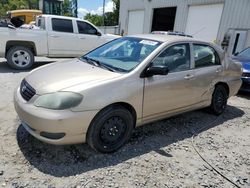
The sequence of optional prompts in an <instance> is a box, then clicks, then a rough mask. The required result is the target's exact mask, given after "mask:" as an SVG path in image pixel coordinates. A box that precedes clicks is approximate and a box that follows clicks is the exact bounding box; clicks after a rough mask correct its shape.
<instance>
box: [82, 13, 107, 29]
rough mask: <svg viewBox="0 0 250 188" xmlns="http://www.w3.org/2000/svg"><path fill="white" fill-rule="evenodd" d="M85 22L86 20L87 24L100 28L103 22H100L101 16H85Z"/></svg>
mask: <svg viewBox="0 0 250 188" xmlns="http://www.w3.org/2000/svg"><path fill="white" fill-rule="evenodd" d="M84 19H85V20H88V21H89V22H91V23H93V24H94V25H96V26H102V25H103V22H102V16H100V15H98V14H90V13H88V14H86V15H85V16H84Z"/></svg>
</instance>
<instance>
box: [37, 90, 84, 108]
mask: <svg viewBox="0 0 250 188" xmlns="http://www.w3.org/2000/svg"><path fill="white" fill-rule="evenodd" d="M82 99H83V96H82V95H81V94H78V93H73V92H56V93H50V94H45V95H41V96H40V97H38V98H37V99H36V101H35V102H34V105H35V106H37V107H42V108H47V109H52V110H65V109H68V108H72V107H75V106H77V105H79V104H80V103H81V101H82Z"/></svg>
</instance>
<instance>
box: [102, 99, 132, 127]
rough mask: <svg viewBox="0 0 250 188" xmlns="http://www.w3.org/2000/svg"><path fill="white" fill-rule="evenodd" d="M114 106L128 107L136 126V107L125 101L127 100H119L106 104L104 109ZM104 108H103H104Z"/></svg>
mask: <svg viewBox="0 0 250 188" xmlns="http://www.w3.org/2000/svg"><path fill="white" fill-rule="evenodd" d="M112 106H122V107H123V108H125V109H127V110H128V111H129V112H130V113H131V114H132V116H133V119H134V127H135V125H136V119H137V114H136V111H135V109H134V107H133V106H132V105H130V104H128V103H125V102H117V103H113V104H110V105H108V106H106V107H105V108H104V109H106V108H110V107H112ZM104 109H102V110H104Z"/></svg>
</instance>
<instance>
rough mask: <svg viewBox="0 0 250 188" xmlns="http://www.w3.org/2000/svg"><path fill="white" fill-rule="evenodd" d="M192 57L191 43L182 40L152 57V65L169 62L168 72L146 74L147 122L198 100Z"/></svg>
mask: <svg viewBox="0 0 250 188" xmlns="http://www.w3.org/2000/svg"><path fill="white" fill-rule="evenodd" d="M190 57H191V55H190V44H189V43H181V44H174V45H172V46H170V47H168V48H166V49H165V50H164V51H163V52H162V53H161V54H160V55H158V56H157V57H156V58H155V59H154V60H153V62H152V64H151V66H160V65H164V66H167V67H168V69H169V73H168V74H167V75H155V76H152V77H147V78H144V79H145V85H144V87H145V88H144V101H143V102H144V105H143V121H144V122H146V121H150V120H153V119H155V118H156V119H158V118H159V117H161V116H163V117H164V116H165V115H166V114H171V113H172V112H175V111H179V110H180V109H182V108H185V107H188V106H190V105H192V104H194V103H195V99H194V98H193V96H192V90H193V86H192V82H193V79H194V74H193V70H192V69H190V67H191V58H190Z"/></svg>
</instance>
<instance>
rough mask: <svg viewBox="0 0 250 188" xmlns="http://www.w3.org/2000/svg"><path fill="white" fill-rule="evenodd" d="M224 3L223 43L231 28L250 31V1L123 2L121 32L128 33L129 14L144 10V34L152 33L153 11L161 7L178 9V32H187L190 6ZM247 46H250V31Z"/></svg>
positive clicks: (163, 0)
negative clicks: (131, 11) (132, 11)
mask: <svg viewBox="0 0 250 188" xmlns="http://www.w3.org/2000/svg"><path fill="white" fill-rule="evenodd" d="M216 3H224V8H223V13H222V17H221V22H220V26H219V31H218V36H217V42H218V43H221V41H222V40H223V37H224V35H225V33H226V32H227V31H228V30H229V29H230V28H234V29H235V28H237V29H247V30H250V0H121V6H120V24H121V31H122V30H123V31H124V33H125V34H126V33H127V29H128V28H127V26H128V23H127V22H128V12H129V11H130V10H144V11H145V19H144V28H143V31H144V33H149V32H150V31H151V25H152V18H153V9H154V8H161V7H173V6H176V7H177V12H176V18H175V26H174V30H176V31H185V28H186V22H187V17H188V10H189V6H190V5H204V4H216ZM245 46H250V31H248V38H247V40H246V44H245Z"/></svg>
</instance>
